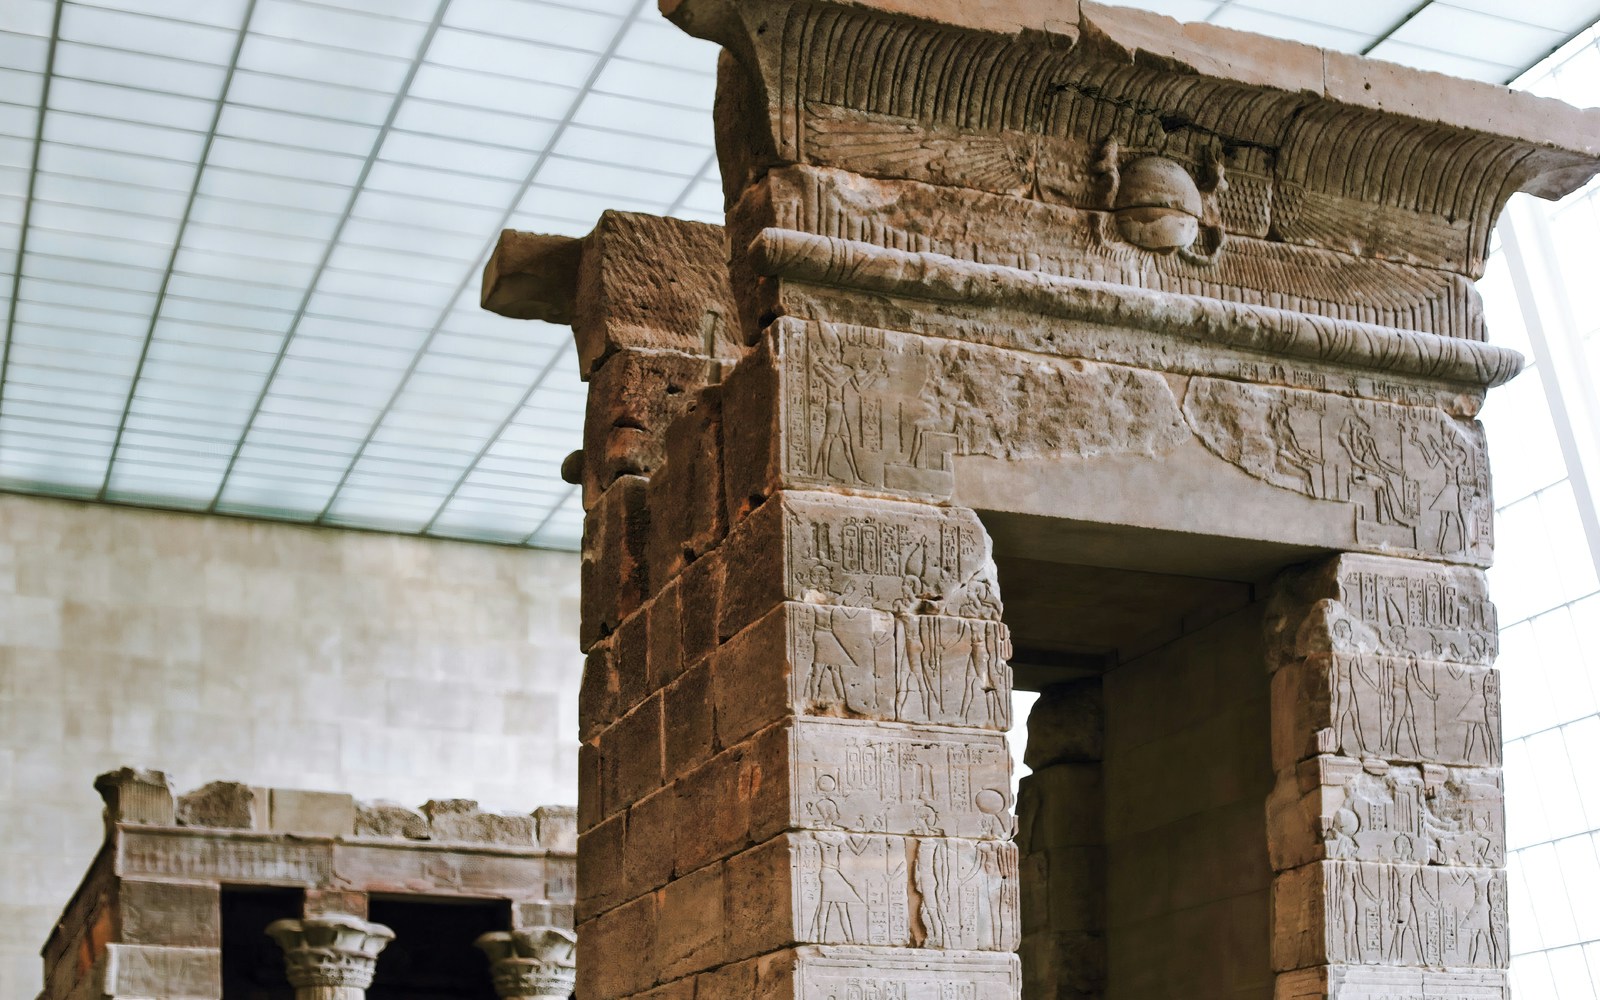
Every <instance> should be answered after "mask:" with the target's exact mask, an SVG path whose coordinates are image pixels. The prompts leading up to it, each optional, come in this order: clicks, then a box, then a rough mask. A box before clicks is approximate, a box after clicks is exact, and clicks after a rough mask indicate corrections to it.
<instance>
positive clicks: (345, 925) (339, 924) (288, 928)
mask: <svg viewBox="0 0 1600 1000" xmlns="http://www.w3.org/2000/svg"><path fill="white" fill-rule="evenodd" d="M267 935H268V936H269V937H271V938H272V940H274V941H276V942H278V947H280V948H282V949H283V958H284V971H285V972H286V973H287V974H288V977H289V985H290V986H293V987H294V995H295V1000H363V998H364V997H365V996H366V993H367V987H368V986H371V985H372V975H373V973H374V971H376V969H377V966H378V954H379V953H380V952H382V951H383V949H384V946H385V945H387V944H388V943H389V942H390V941H392V940H394V931H392V930H390V929H389V928H387V927H385V926H383V925H382V924H375V923H371V922H369V921H366V920H362V919H361V918H360V917H357V916H353V915H351V914H348V913H324V914H321V915H320V916H315V917H306V918H304V919H301V920H277V921H274V922H273V923H271V924H269V925H267Z"/></svg>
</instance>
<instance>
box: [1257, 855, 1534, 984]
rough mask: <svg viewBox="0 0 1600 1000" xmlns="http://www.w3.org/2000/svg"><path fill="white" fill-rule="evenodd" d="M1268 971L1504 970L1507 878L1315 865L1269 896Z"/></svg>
mask: <svg viewBox="0 0 1600 1000" xmlns="http://www.w3.org/2000/svg"><path fill="white" fill-rule="evenodd" d="M1273 914H1274V920H1273V924H1274V927H1273V944H1272V955H1273V965H1274V967H1275V968H1276V969H1278V970H1279V971H1290V970H1294V969H1303V968H1307V967H1310V966H1317V965H1327V964H1333V965H1341V964H1348V965H1398V966H1410V967H1414V968H1428V969H1465V968H1485V969H1497V968H1503V967H1504V966H1505V964H1506V962H1507V961H1508V960H1509V959H1510V955H1511V953H1510V941H1509V938H1508V935H1507V926H1506V919H1507V917H1506V881H1505V872H1504V871H1501V870H1499V869H1493V868H1445V867H1438V866H1425V865H1407V864H1394V865H1387V864H1368V863H1365V862H1357V861H1321V862H1316V863H1314V864H1309V865H1306V866H1304V867H1301V868H1296V869H1294V870H1293V871H1290V872H1285V873H1283V874H1280V875H1279V876H1278V878H1277V881H1276V882H1275V884H1274V888H1273Z"/></svg>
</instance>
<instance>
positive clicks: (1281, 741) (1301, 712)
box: [1272, 653, 1500, 770]
mask: <svg viewBox="0 0 1600 1000" xmlns="http://www.w3.org/2000/svg"><path fill="white" fill-rule="evenodd" d="M1272 703H1273V709H1272V716H1273V718H1272V730H1273V731H1272V745H1273V760H1274V762H1275V764H1276V766H1277V767H1278V768H1279V769H1280V770H1281V769H1286V768H1290V767H1293V766H1294V765H1295V764H1296V763H1298V762H1299V761H1301V760H1304V759H1305V758H1308V757H1312V756H1314V755H1316V754H1319V753H1337V754H1341V755H1343V756H1346V757H1357V758H1366V757H1376V758H1379V759H1382V760H1388V761H1396V762H1409V763H1428V762H1434V763H1439V764H1460V765H1480V766H1482V765H1497V764H1499V763H1500V674H1499V671H1496V670H1492V669H1488V670H1486V669H1483V668H1481V667H1468V666H1462V665H1460V664H1455V663H1439V662H1435V661H1432V660H1422V659H1418V658H1417V657H1416V655H1415V654H1411V655H1401V656H1395V655H1382V654H1377V655H1374V654H1359V653H1331V654H1320V655H1318V656H1314V657H1310V658H1308V659H1306V660H1304V661H1303V662H1301V663H1297V664H1295V665H1293V666H1288V667H1283V668H1281V669H1280V670H1279V671H1278V672H1277V673H1276V674H1274V675H1273V678H1272Z"/></svg>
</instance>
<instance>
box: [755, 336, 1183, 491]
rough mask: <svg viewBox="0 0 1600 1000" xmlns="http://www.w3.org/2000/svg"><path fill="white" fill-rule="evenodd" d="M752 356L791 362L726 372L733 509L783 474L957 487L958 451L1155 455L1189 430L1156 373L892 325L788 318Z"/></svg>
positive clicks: (871, 486) (790, 479) (862, 484)
mask: <svg viewBox="0 0 1600 1000" xmlns="http://www.w3.org/2000/svg"><path fill="white" fill-rule="evenodd" d="M745 366H767V367H769V368H775V369H777V370H778V371H780V372H781V375H777V376H767V377H763V376H761V375H760V374H755V373H752V374H750V375H744V374H743V373H742V372H736V373H735V377H734V378H732V379H730V381H729V383H728V387H727V388H728V397H727V413H728V419H727V422H726V423H727V426H728V430H727V435H726V436H727V439H728V441H727V464H728V470H729V471H728V480H729V482H728V497H729V502H730V507H731V511H730V513H731V514H732V515H733V516H738V514H739V513H740V512H741V511H742V509H743V508H744V507H745V506H746V505H748V504H749V503H750V500H751V498H753V497H759V496H764V495H766V494H767V493H769V492H770V491H771V490H772V489H774V488H778V487H783V486H788V487H800V488H805V487H810V486H837V487H842V488H845V489H849V490H851V491H865V492H876V493H883V494H887V495H891V496H903V497H911V498H916V499H927V500H947V499H949V497H950V495H951V493H952V492H953V490H954V488H955V477H954V468H953V466H952V464H951V459H952V457H953V456H955V455H989V456H995V457H1004V458H1033V457H1060V458H1064V457H1098V456H1109V455H1145V456H1154V455H1160V454H1162V453H1163V452H1165V451H1168V450H1170V449H1171V448H1172V447H1173V446H1174V445H1176V444H1177V443H1178V442H1180V441H1182V440H1184V439H1185V438H1187V436H1188V433H1189V431H1188V429H1187V428H1186V427H1185V425H1184V418H1183V416H1182V414H1180V413H1179V411H1178V401H1177V399H1176V398H1175V397H1174V395H1173V392H1172V389H1171V387H1170V386H1168V384H1167V382H1166V381H1165V380H1163V379H1162V378H1161V377H1160V376H1159V375H1156V374H1154V373H1152V372H1146V371H1139V370H1136V369H1132V368H1123V367H1116V366H1110V365H1101V364H1095V363H1090V362H1082V361H1068V362H1054V363H1052V362H1047V361H1044V360H1042V359H1040V358H1038V357H1034V356H1028V355H1022V354H1016V353H1011V352H1007V351H1001V350H994V349H988V348H984V347H980V346H977V345H968V344H958V343H954V342H948V341H939V340H932V339H929V338H925V337H918V336H911V335H906V334H897V333H890V332H887V331H882V330H872V329H865V328H859V327H853V326H846V325H841V324H832V323H799V322H795V321H789V320H783V321H780V322H779V323H778V324H777V325H776V327H775V328H774V330H773V332H771V333H770V334H769V340H768V341H767V343H766V344H765V346H764V348H763V350H761V351H758V352H756V353H755V354H754V355H752V356H750V357H747V358H746V359H745V360H744V361H742V362H741V363H740V368H741V369H742V368H744V367H745ZM1069 401H1070V405H1068V404H1069Z"/></svg>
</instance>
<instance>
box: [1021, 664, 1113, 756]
mask: <svg viewBox="0 0 1600 1000" xmlns="http://www.w3.org/2000/svg"><path fill="white" fill-rule="evenodd" d="M1105 740H1106V707H1105V692H1104V688H1103V686H1102V684H1101V680H1100V678H1098V677H1088V678H1084V679H1082V680H1076V681H1067V682H1065V683H1061V684H1052V685H1050V686H1049V687H1047V688H1045V689H1044V690H1043V691H1041V692H1040V693H1039V699H1038V700H1037V701H1035V702H1034V703H1033V708H1032V710H1030V711H1029V712H1028V745H1027V746H1026V747H1025V748H1024V749H1023V752H1022V762H1023V763H1024V764H1026V765H1028V767H1030V768H1032V769H1033V770H1035V771H1037V770H1040V769H1041V768H1045V767H1049V766H1050V765H1052V764H1058V763H1072V762H1079V761H1097V760H1100V759H1102V758H1103V757H1104V756H1105Z"/></svg>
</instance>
